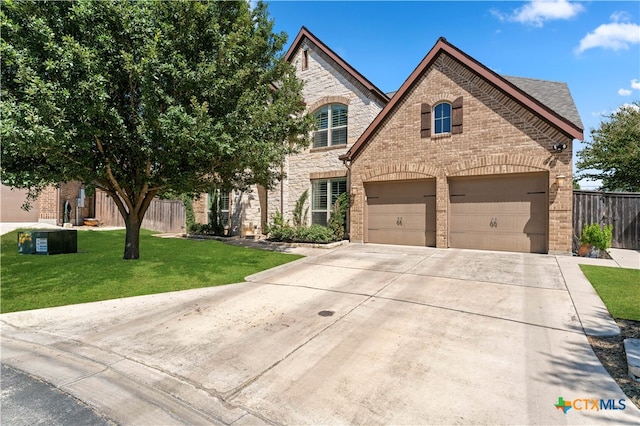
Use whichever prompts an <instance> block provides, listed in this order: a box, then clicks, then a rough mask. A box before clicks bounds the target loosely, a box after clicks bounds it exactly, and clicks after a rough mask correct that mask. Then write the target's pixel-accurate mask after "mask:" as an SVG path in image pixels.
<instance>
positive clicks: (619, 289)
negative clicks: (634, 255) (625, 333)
mask: <svg viewBox="0 0 640 426" xmlns="http://www.w3.org/2000/svg"><path fill="white" fill-rule="evenodd" d="M580 268H581V269H582V272H584V275H585V276H586V277H587V279H588V280H589V281H590V282H591V284H592V285H593V288H595V289H596V291H597V292H598V294H599V295H600V298H601V299H602V301H603V302H604V304H605V305H606V306H607V309H609V312H610V313H611V315H612V316H613V317H615V318H621V319H627V320H634V321H640V270H638V269H624V268H610V267H605V266H591V265H580Z"/></svg>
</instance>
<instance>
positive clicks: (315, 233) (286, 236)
mask: <svg viewBox="0 0 640 426" xmlns="http://www.w3.org/2000/svg"><path fill="white" fill-rule="evenodd" d="M269 239H270V240H272V241H282V242H287V243H320V244H326V243H331V242H334V241H339V240H340V238H337V237H336V235H335V234H334V233H333V231H332V230H331V229H329V228H327V227H326V226H322V225H315V224H314V225H311V226H283V227H280V228H275V229H274V228H271V229H270V233H269Z"/></svg>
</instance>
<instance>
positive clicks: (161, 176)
mask: <svg viewBox="0 0 640 426" xmlns="http://www.w3.org/2000/svg"><path fill="white" fill-rule="evenodd" d="M0 31H1V33H2V39H1V41H0V54H1V56H2V61H1V65H0V66H1V73H2V89H1V90H2V91H1V96H0V114H1V116H2V120H1V122H0V137H1V138H2V145H1V147H0V150H1V158H0V161H1V163H2V170H1V173H2V181H3V183H6V184H8V185H10V186H14V187H20V188H30V190H31V191H32V193H34V194H35V193H37V192H38V191H40V190H41V189H42V188H43V187H45V186H46V185H48V184H56V183H59V182H69V181H73V180H78V181H81V182H83V183H84V184H85V186H86V187H87V188H88V189H89V190H92V189H93V188H101V189H103V190H104V191H106V192H107V193H108V194H109V195H110V196H111V197H112V198H113V200H114V202H116V204H117V206H118V209H119V211H120V213H121V215H122V216H123V218H124V220H125V223H126V225H127V230H128V231H129V232H127V234H126V240H127V241H126V244H125V258H137V257H138V255H139V253H138V252H139V250H138V237H139V229H140V228H139V227H140V224H141V223H142V219H143V218H144V215H145V213H146V210H147V208H148V206H149V204H150V202H151V200H152V199H153V198H154V197H155V196H156V195H161V194H163V193H165V192H167V191H174V192H175V193H178V194H180V193H190V194H194V193H199V192H205V191H206V190H207V189H208V188H210V187H211V186H214V185H219V184H221V183H223V182H224V184H225V185H227V186H228V187H230V188H238V189H243V188H246V187H247V186H248V185H251V184H253V183H258V184H261V185H263V186H266V187H269V186H271V185H272V184H273V182H275V181H276V180H277V179H279V178H280V177H281V176H280V175H281V172H280V167H277V165H279V164H281V163H282V161H283V159H284V158H285V156H286V155H287V154H289V153H292V152H297V151H298V150H300V149H301V148H302V147H304V146H306V145H307V143H308V141H307V137H306V135H308V134H309V130H310V129H311V128H312V126H313V117H311V116H308V115H303V114H302V112H303V110H304V106H303V105H304V104H303V102H302V95H301V90H302V83H301V82H300V81H298V80H297V79H296V76H295V70H294V68H293V66H292V65H291V64H289V63H288V62H286V61H284V60H283V59H282V54H281V51H282V49H283V47H284V45H285V42H286V35H285V34H284V33H274V32H273V21H272V20H271V19H270V18H269V15H268V12H267V6H266V5H265V4H264V3H262V2H258V3H257V4H255V5H253V8H251V7H250V4H249V2H247V1H244V0H237V1H223V2H195V1H129V0H114V1H90V0H79V1H73V2H36V1H5V2H3V3H2V10H1V11H0ZM301 135H304V136H301Z"/></svg>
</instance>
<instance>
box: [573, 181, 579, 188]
mask: <svg viewBox="0 0 640 426" xmlns="http://www.w3.org/2000/svg"><path fill="white" fill-rule="evenodd" d="M573 189H576V190H580V182H578V179H576V178H573Z"/></svg>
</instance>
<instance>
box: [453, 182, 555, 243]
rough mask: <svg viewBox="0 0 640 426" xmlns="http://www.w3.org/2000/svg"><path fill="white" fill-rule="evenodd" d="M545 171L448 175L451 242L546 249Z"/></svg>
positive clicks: (546, 192) (546, 188) (546, 204)
mask: <svg viewBox="0 0 640 426" xmlns="http://www.w3.org/2000/svg"><path fill="white" fill-rule="evenodd" d="M548 182H549V180H548V176H547V173H526V174H515V175H507V176H505V175H501V176H483V177H463V178H451V179H449V200H450V204H449V219H450V220H449V246H450V247H457V248H472V249H483V250H504V251H518V252H531V253H546V252H547V240H548V239H547V229H548V225H547V220H548Z"/></svg>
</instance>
